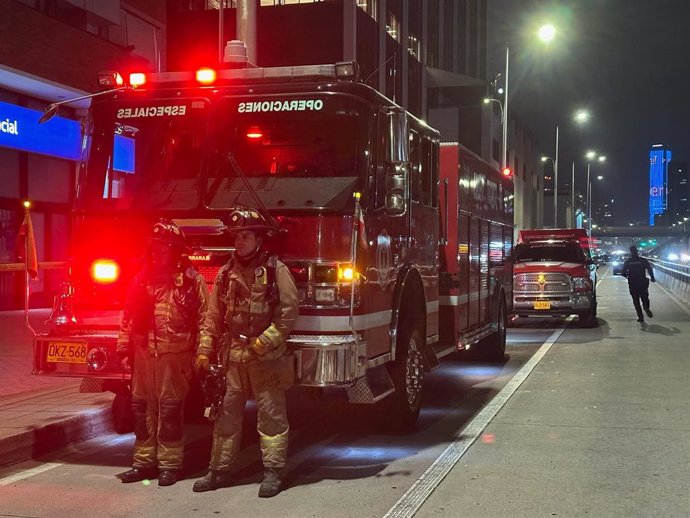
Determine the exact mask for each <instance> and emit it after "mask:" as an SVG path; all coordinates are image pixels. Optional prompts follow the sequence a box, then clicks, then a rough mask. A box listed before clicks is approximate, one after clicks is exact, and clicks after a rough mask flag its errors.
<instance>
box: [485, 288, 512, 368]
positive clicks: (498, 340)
mask: <svg viewBox="0 0 690 518" xmlns="http://www.w3.org/2000/svg"><path fill="white" fill-rule="evenodd" d="M506 313H507V311H506V303H505V301H504V300H502V299H501V301H500V302H499V304H498V315H497V327H496V332H495V333H493V334H492V335H491V336H488V337H487V338H485V339H484V343H483V344H482V347H481V351H482V353H483V354H482V356H483V357H484V359H485V360H488V361H490V362H502V361H503V358H504V357H505V354H506V328H507V327H508V320H507V318H508V317H507V314H506Z"/></svg>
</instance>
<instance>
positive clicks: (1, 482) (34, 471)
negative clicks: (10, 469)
mask: <svg viewBox="0 0 690 518" xmlns="http://www.w3.org/2000/svg"><path fill="white" fill-rule="evenodd" d="M58 466H62V463H59V462H49V463H48V464H43V465H41V466H36V467H35V468H31V469H27V470H26V471H22V472H21V473H17V474H16V475H11V476H9V477H7V478H3V479H0V487H2V486H7V485H9V484H14V483H15V482H19V481H20V480H24V479H25V478H29V477H33V476H34V475H40V474H41V473H44V472H46V471H49V470H51V469H53V468H57V467H58Z"/></svg>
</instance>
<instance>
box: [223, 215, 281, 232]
mask: <svg viewBox="0 0 690 518" xmlns="http://www.w3.org/2000/svg"><path fill="white" fill-rule="evenodd" d="M243 230H250V231H252V232H256V233H257V234H269V233H270V232H272V231H274V230H275V228H274V227H273V226H272V225H271V224H270V223H269V222H268V221H267V220H266V218H265V217H264V215H263V214H261V213H260V212H259V211H257V210H255V209H237V210H235V211H233V212H231V213H230V216H228V232H233V233H234V232H242V231H243Z"/></svg>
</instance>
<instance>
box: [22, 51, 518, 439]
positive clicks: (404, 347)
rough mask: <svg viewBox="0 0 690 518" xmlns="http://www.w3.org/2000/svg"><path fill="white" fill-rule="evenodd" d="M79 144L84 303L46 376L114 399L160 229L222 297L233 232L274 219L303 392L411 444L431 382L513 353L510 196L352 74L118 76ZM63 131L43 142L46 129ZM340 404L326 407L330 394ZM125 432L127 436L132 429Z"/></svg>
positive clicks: (227, 71)
mask: <svg viewBox="0 0 690 518" xmlns="http://www.w3.org/2000/svg"><path fill="white" fill-rule="evenodd" d="M100 83H101V84H102V85H104V86H105V87H107V88H110V89H109V90H106V91H104V92H101V93H99V94H97V95H94V96H93V98H92V102H91V106H90V109H89V113H88V118H87V120H86V123H85V125H84V137H83V142H84V144H83V159H82V161H81V166H80V169H79V175H78V186H77V191H76V197H75V205H74V209H73V212H72V220H71V221H72V223H71V225H72V227H71V230H72V243H71V262H70V270H69V273H70V277H69V283H67V285H66V286H65V288H64V291H63V292H62V293H61V294H59V295H58V296H57V297H56V299H55V305H54V308H53V312H52V315H51V319H50V324H51V326H50V332H49V333H47V334H45V335H41V336H38V337H37V338H36V340H35V343H34V366H33V368H34V373H35V374H38V375H46V376H74V377H82V378H84V381H83V383H82V389H81V390H83V391H98V390H101V391H103V390H110V391H113V392H115V393H116V397H115V399H114V402H113V410H114V417H115V424H116V428H117V427H118V423H124V422H125V420H124V419H125V418H124V414H126V412H127V407H128V405H127V398H128V394H129V375H128V374H127V373H126V372H123V371H122V370H121V367H120V363H119V362H118V361H117V358H116V355H115V350H114V346H115V341H116V334H117V329H118V325H119V320H120V317H121V309H122V306H123V301H124V296H125V293H126V289H127V286H128V283H129V282H130V280H131V279H132V277H133V275H134V274H135V273H136V272H137V271H138V269H139V267H140V265H141V261H142V258H143V256H144V255H145V252H146V246H147V237H148V232H149V229H150V228H151V225H152V224H153V223H154V222H155V221H157V220H158V219H159V218H161V217H165V218H170V219H173V220H174V221H175V222H176V223H177V224H178V225H179V226H180V227H181V228H182V229H183V230H184V232H185V234H186V236H187V238H188V242H189V244H190V246H191V247H192V249H193V253H192V254H191V255H190V258H191V260H192V262H193V263H194V264H195V266H196V268H197V269H198V270H199V271H200V272H201V273H202V274H203V275H204V277H205V278H206V279H207V281H208V282H209V283H212V282H213V279H214V278H215V275H216V272H217V271H218V269H219V268H220V267H221V266H222V265H223V264H224V263H225V262H226V261H227V260H228V259H229V257H230V254H231V253H232V251H233V248H232V246H233V241H232V239H231V237H230V236H229V235H228V233H227V232H226V223H227V221H226V218H227V215H228V214H229V213H230V212H231V211H232V210H233V209H236V208H238V207H252V208H255V209H257V210H261V211H264V212H265V213H266V214H267V215H268V217H270V219H271V220H272V221H274V222H275V223H276V225H277V226H279V227H280V229H281V231H280V232H279V233H278V235H276V236H275V237H273V238H272V239H271V243H270V247H271V249H273V250H275V251H276V252H278V253H279V255H280V257H281V260H282V261H284V262H285V263H286V264H287V265H288V266H289V268H290V270H291V272H292V275H293V277H294V279H295V282H296V284H297V287H298V291H299V298H300V301H299V303H300V307H299V318H298V320H297V323H296V327H295V329H294V330H293V332H292V334H291V336H290V339H289V344H290V350H291V352H292V354H293V356H294V359H295V374H296V380H297V384H298V385H301V386H305V387H313V388H315V389H316V390H320V391H321V392H324V393H330V392H332V391H333V389H337V390H336V392H341V393H342V392H344V393H345V394H346V395H347V398H348V400H349V402H351V403H360V404H378V405H380V407H381V408H382V409H385V412H387V414H386V415H389V416H390V422H391V423H392V424H394V425H395V426H396V427H400V428H405V427H409V426H411V425H413V424H414V422H415V420H416V418H417V416H418V414H419V410H420V405H421V396H422V387H423V381H424V373H425V372H427V371H429V370H430V369H433V368H435V367H436V366H437V365H438V364H439V359H440V358H442V357H443V356H445V355H448V354H450V353H453V352H456V351H462V350H466V349H469V348H470V347H473V348H474V349H476V350H478V351H480V352H481V353H482V354H484V355H485V356H486V357H487V358H488V359H490V360H496V361H498V360H501V359H502V358H503V356H504V352H505V340H506V322H507V316H508V314H509V313H510V311H511V304H512V296H511V290H512V270H511V268H512V265H511V264H512V263H511V261H510V253H511V248H512V235H513V185H512V179H511V178H506V177H503V176H502V175H501V174H500V173H499V171H497V170H496V169H495V168H492V167H490V166H489V165H488V164H487V163H486V162H484V161H483V160H482V159H480V158H479V157H477V156H476V155H474V154H473V153H471V152H470V151H469V150H467V149H465V148H464V147H462V146H461V145H459V144H457V143H455V144H453V143H444V144H441V142H440V135H439V133H438V132H437V131H436V130H434V129H433V128H431V127H429V126H428V125H427V124H425V123H424V122H423V121H422V120H420V119H418V118H416V117H414V116H412V115H411V114H410V113H408V112H406V111H405V110H404V109H403V108H401V107H400V106H398V105H396V104H395V103H394V102H392V101H391V100H390V99H388V98H386V97H384V96H383V95H382V94H380V93H379V92H377V91H376V90H374V89H373V88H371V87H369V86H367V85H365V84H363V83H361V82H358V80H357V67H356V64H355V63H351V62H348V63H337V64H334V65H305V66H293V67H278V68H221V69H208V68H206V69H201V70H198V71H192V72H168V73H149V74H144V73H135V74H130V75H129V79H128V80H123V79H122V78H121V76H120V75H119V74H114V73H109V74H105V75H104V76H102V77H101V78H100ZM49 123H50V122H46V124H49ZM324 389H326V390H324ZM120 428H122V429H124V428H125V427H124V425H122V424H121V425H120Z"/></svg>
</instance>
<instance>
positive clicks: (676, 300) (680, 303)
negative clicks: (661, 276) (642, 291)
mask: <svg viewBox="0 0 690 518" xmlns="http://www.w3.org/2000/svg"><path fill="white" fill-rule="evenodd" d="M654 284H656V287H657V288H659V289H661V291H663V292H664V293H665V294H666V295H668V296H669V297H671V300H672V301H673V302H675V303H676V304H678V305H679V306H680V309H682V310H683V311H685V312H686V313H687V314H688V315H690V309H688V307H687V306H686V305H685V304H684V303H683V302H682V301H681V300H679V299H678V298H677V297H676V296H675V295H674V294H673V293H671V291H669V290H668V289H666V288H664V287H663V286H662V285H661V284H659V283H658V282H655V283H654Z"/></svg>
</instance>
